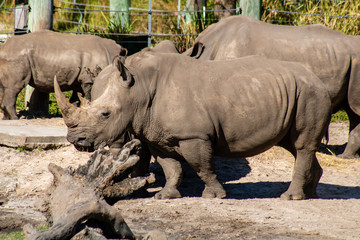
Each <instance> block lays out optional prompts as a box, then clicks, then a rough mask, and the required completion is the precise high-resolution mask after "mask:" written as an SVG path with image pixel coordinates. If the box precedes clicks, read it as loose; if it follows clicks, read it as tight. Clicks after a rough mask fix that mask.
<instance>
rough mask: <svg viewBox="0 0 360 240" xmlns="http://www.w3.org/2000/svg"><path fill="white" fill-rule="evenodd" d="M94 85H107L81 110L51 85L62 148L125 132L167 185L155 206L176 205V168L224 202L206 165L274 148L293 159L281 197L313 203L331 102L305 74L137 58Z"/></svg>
mask: <svg viewBox="0 0 360 240" xmlns="http://www.w3.org/2000/svg"><path fill="white" fill-rule="evenodd" d="M97 78H98V79H107V81H108V86H107V87H106V89H105V91H104V92H103V94H102V95H101V96H99V97H98V98H97V99H95V100H94V101H92V102H91V103H90V104H89V105H88V106H86V107H81V108H77V107H75V106H73V105H71V104H70V103H69V102H68V101H67V100H66V98H65V97H64V95H63V94H62V93H61V91H60V89H59V87H58V86H56V85H55V92H56V98H57V101H58V104H59V106H60V109H61V111H62V113H63V117H64V120H65V123H66V125H67V126H68V140H69V141H70V142H71V143H73V144H75V145H78V146H81V147H87V148H92V149H94V148H98V147H99V146H101V145H104V144H106V145H111V144H112V142H113V141H116V139H119V137H120V136H121V135H122V134H123V133H124V132H125V131H129V132H131V133H132V134H134V135H135V136H136V138H138V139H140V140H141V141H142V142H146V143H147V144H148V146H149V149H150V152H151V154H152V155H153V156H154V157H155V158H156V160H157V161H158V163H159V164H160V165H161V166H162V168H163V170H164V173H165V176H166V184H165V186H164V188H163V189H162V190H161V191H160V192H159V193H157V194H156V195H155V197H156V198H158V199H168V198H177V197H180V196H181V195H180V193H179V191H178V190H177V187H178V186H179V184H180V182H181V178H182V168H181V164H180V161H181V160H182V159H185V160H186V161H187V162H188V163H189V164H190V165H191V166H192V167H193V168H194V170H195V171H196V172H197V174H198V175H199V177H200V178H201V179H202V180H203V181H204V183H205V189H204V191H203V197H210V198H213V197H217V198H223V197H225V196H226V193H225V190H224V188H223V187H222V185H221V184H220V183H219V182H218V180H217V177H216V174H215V172H214V162H213V156H214V155H217V156H224V157H233V158H240V157H248V156H253V155H256V154H258V153H261V152H263V151H265V150H267V149H269V148H270V147H272V146H273V145H276V144H277V145H280V146H283V147H284V148H286V149H288V150H289V151H290V152H291V153H292V154H293V155H294V156H295V157H296V161H295V168H294V172H293V179H292V182H291V184H290V187H289V189H288V190H287V191H286V192H285V193H283V194H282V196H281V197H282V198H283V199H305V198H312V197H316V196H317V195H316V186H317V184H318V181H319V179H320V177H321V174H322V169H321V167H320V165H319V163H318V161H317V159H316V156H315V152H316V150H317V148H318V146H319V144H320V141H321V138H322V136H323V134H324V132H325V131H326V128H327V125H328V123H329V119H330V112H331V107H330V105H331V103H330V98H329V96H328V93H327V91H326V90H325V87H324V86H323V83H322V82H321V81H320V80H319V79H318V78H317V77H316V76H315V75H314V74H313V73H312V72H310V71H309V70H308V69H307V68H305V67H304V66H303V65H301V64H297V63H287V62H280V61H276V60H266V59H265V58H261V57H256V56H254V57H246V58H242V59H237V60H232V61H206V62H205V61H198V60H195V59H192V58H189V57H186V56H183V55H180V54H169V53H166V54H165V53H155V52H152V51H142V52H141V53H139V54H136V55H135V56H133V57H132V58H131V59H128V60H127V61H126V63H125V64H124V58H122V57H120V58H117V59H115V60H114V62H113V64H112V65H109V66H107V67H106V68H105V69H104V70H103V71H102V72H101V73H100V74H99V75H98V77H97ZM98 79H97V80H98ZM97 80H96V81H97Z"/></svg>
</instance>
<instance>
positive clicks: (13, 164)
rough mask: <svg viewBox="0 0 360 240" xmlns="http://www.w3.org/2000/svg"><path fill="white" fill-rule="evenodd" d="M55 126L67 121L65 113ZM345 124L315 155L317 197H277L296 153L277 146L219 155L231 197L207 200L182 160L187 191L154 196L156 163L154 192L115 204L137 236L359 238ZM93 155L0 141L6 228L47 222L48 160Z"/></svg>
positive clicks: (356, 166)
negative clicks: (152, 233) (319, 167)
mask: <svg viewBox="0 0 360 240" xmlns="http://www.w3.org/2000/svg"><path fill="white" fill-rule="evenodd" d="M37 121H38V122H39V123H40V124H42V122H41V120H37ZM59 122H60V123H59ZM51 124H61V119H55V120H51ZM347 129H348V126H347V123H344V122H341V123H332V124H331V126H330V142H329V146H328V147H325V145H322V147H321V150H320V152H318V153H317V156H318V158H319V160H320V163H321V165H322V167H323V169H324V174H323V177H322V178H321V181H320V184H319V186H318V193H319V196H320V198H319V199H311V200H304V201H283V200H280V199H279V196H280V194H281V193H282V192H284V191H285V190H286V189H287V187H288V185H289V181H290V180H291V174H292V167H293V164H294V159H293V157H292V156H291V155H290V154H289V153H288V152H286V151H285V150H283V149H281V148H278V147H273V148H272V149H270V150H268V151H267V152H265V153H263V154H260V155H257V156H255V157H251V158H246V159H220V158H217V159H216V167H217V173H218V176H219V180H220V181H221V182H222V183H223V184H224V187H225V189H226V190H227V194H228V197H227V198H226V199H204V198H201V197H200V195H201V192H202V189H203V187H204V186H203V184H202V182H201V181H200V180H199V179H198V178H197V176H196V174H195V173H194V172H193V171H192V170H191V169H190V168H189V167H188V166H187V165H185V164H184V166H183V167H184V168H185V176H184V180H183V183H182V185H181V186H180V191H181V193H182V194H183V196H184V197H183V198H180V199H174V200H155V199H154V198H153V197H152V196H153V195H154V193H155V192H156V191H159V190H160V189H161V186H162V185H163V184H164V176H163V173H162V170H161V168H160V167H159V166H158V165H157V164H152V165H151V169H150V170H151V171H152V172H154V173H155V174H156V177H157V182H156V184H155V185H154V186H152V187H151V188H150V189H149V192H150V193H149V195H148V196H146V197H142V198H133V199H126V200H122V201H119V202H117V203H116V204H115V206H116V207H117V208H118V209H119V211H121V213H122V215H123V217H124V219H125V220H126V222H127V223H128V225H129V227H130V228H131V229H132V231H133V232H134V233H135V234H136V235H137V236H143V235H144V234H146V233H147V232H149V231H151V230H154V229H159V230H162V231H164V232H165V233H166V235H167V237H168V239H360V217H359V213H360V174H359V170H360V159H354V160H345V159H339V158H336V157H335V156H333V155H332V153H341V152H342V151H343V149H344V143H345V142H346V139H347ZM88 157H89V154H88V153H83V152H78V151H77V150H75V148H74V147H72V146H67V147H63V148H60V149H56V150H47V151H44V150H34V151H27V152H24V151H19V150H15V149H10V148H7V147H0V232H1V230H3V231H4V230H9V229H11V228H19V227H21V226H22V225H23V224H24V223H25V222H32V223H35V224H38V225H43V224H44V223H45V221H46V218H45V216H44V215H43V213H42V211H44V209H45V206H44V201H43V199H44V196H45V191H46V189H47V188H48V187H49V186H50V184H51V182H52V175H51V174H50V173H49V172H48V170H47V165H48V164H49V163H50V162H53V163H56V164H58V165H60V166H62V167H67V166H73V167H76V166H78V165H79V164H83V163H85V162H87V160H88Z"/></svg>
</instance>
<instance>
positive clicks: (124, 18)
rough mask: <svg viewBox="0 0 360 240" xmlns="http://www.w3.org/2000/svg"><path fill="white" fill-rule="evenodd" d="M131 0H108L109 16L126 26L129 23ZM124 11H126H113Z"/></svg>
mask: <svg viewBox="0 0 360 240" xmlns="http://www.w3.org/2000/svg"><path fill="white" fill-rule="evenodd" d="M130 4H131V0H110V11H114V12H110V16H111V17H112V18H114V19H115V21H117V22H120V23H121V26H122V27H127V26H129V24H130V14H129V8H130ZM115 11H126V12H115Z"/></svg>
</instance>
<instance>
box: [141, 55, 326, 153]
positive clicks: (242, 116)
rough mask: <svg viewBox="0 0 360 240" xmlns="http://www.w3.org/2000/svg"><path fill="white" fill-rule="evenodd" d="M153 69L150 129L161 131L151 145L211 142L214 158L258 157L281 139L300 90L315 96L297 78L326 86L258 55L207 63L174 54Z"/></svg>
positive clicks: (298, 68)
mask: <svg viewBox="0 0 360 240" xmlns="http://www.w3.org/2000/svg"><path fill="white" fill-rule="evenodd" d="M160 59H161V57H160ZM149 61H151V62H155V61H154V59H151V58H149ZM165 63H167V64H165ZM147 64H149V63H147ZM169 64H170V66H169ZM142 65H143V66H146V64H142ZM154 68H156V69H158V73H161V76H158V77H157V78H156V79H157V82H156V96H155V98H154V101H153V104H152V109H151V126H150V127H149V128H150V129H158V130H157V131H156V132H155V133H152V134H153V136H150V137H149V139H150V141H151V140H153V141H163V142H167V144H168V143H169V142H171V141H173V140H174V139H177V140H184V139H187V140H188V139H196V138H200V139H204V140H208V139H211V140H212V142H213V143H214V145H215V146H214V148H215V152H216V153H215V154H216V155H225V156H232V155H234V156H249V155H254V154H257V153H259V152H262V151H264V150H266V149H267V148H269V147H271V146H272V145H273V144H274V142H275V143H276V142H278V141H280V139H281V138H282V137H283V136H284V135H285V134H286V132H287V130H288V129H289V127H290V124H291V122H292V120H293V118H294V112H295V109H296V104H297V97H298V96H299V94H300V92H301V94H307V95H308V97H309V98H312V94H310V91H311V88H310V87H307V85H306V84H304V83H303V81H297V80H296V79H295V76H298V77H299V78H303V79H304V81H305V80H306V81H309V82H312V80H313V79H312V78H314V77H315V80H314V81H313V82H315V83H314V84H313V86H316V87H317V88H318V87H320V88H321V87H323V86H322V83H321V82H320V81H319V80H318V79H317V78H316V76H315V75H313V74H312V73H311V72H310V71H308V70H306V68H304V67H303V66H301V65H299V64H286V63H284V64H282V63H281V64H280V62H278V61H269V60H266V59H264V58H259V57H247V58H243V59H238V60H231V61H206V62H205V61H197V60H194V59H190V58H187V57H184V56H176V55H173V56H172V57H171V58H170V57H169V56H167V57H166V58H165V57H163V58H162V59H161V61H159V62H158V63H157V67H154ZM184 69H186V70H184ZM145 72H146V71H145ZM152 84H154V83H152ZM317 84H319V85H320V86H318V85H317ZM310 85H311V84H310ZM159 129H161V130H159ZM159 132H161V134H159ZM159 137H160V139H159Z"/></svg>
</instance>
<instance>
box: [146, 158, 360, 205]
mask: <svg viewBox="0 0 360 240" xmlns="http://www.w3.org/2000/svg"><path fill="white" fill-rule="evenodd" d="M235 161H236V162H235ZM182 167H183V171H184V176H183V181H182V183H181V185H180V186H179V191H180V192H181V194H182V196H183V197H201V193H202V191H203V190H204V184H203V182H202V181H201V180H200V178H199V177H198V176H197V174H196V173H195V171H194V170H193V169H192V168H191V167H190V166H189V165H188V164H187V163H185V162H184V163H182ZM215 168H216V172H217V175H218V179H219V181H220V182H222V183H224V182H229V181H233V180H238V179H240V178H243V177H245V176H246V175H247V174H248V173H250V171H251V168H250V166H249V163H248V161H247V160H246V159H225V158H222V159H221V162H220V161H216V160H215ZM150 171H151V172H154V173H155V175H156V183H155V185H154V186H153V187H155V188H156V187H161V186H164V184H165V177H164V174H163V172H162V168H161V167H160V165H158V164H157V163H155V164H151V169H150ZM289 185H290V182H246V183H230V184H224V185H223V186H224V188H225V190H226V193H227V198H231V199H250V198H279V197H280V195H281V194H282V193H284V192H285V191H286V190H287V189H288V187H289ZM317 192H318V195H319V197H320V198H321V199H351V198H353V199H360V187H351V186H341V185H335V184H327V183H319V185H318V188H317ZM154 194H155V193H153V194H151V196H153V195H154ZM151 196H150V197H151Z"/></svg>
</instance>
